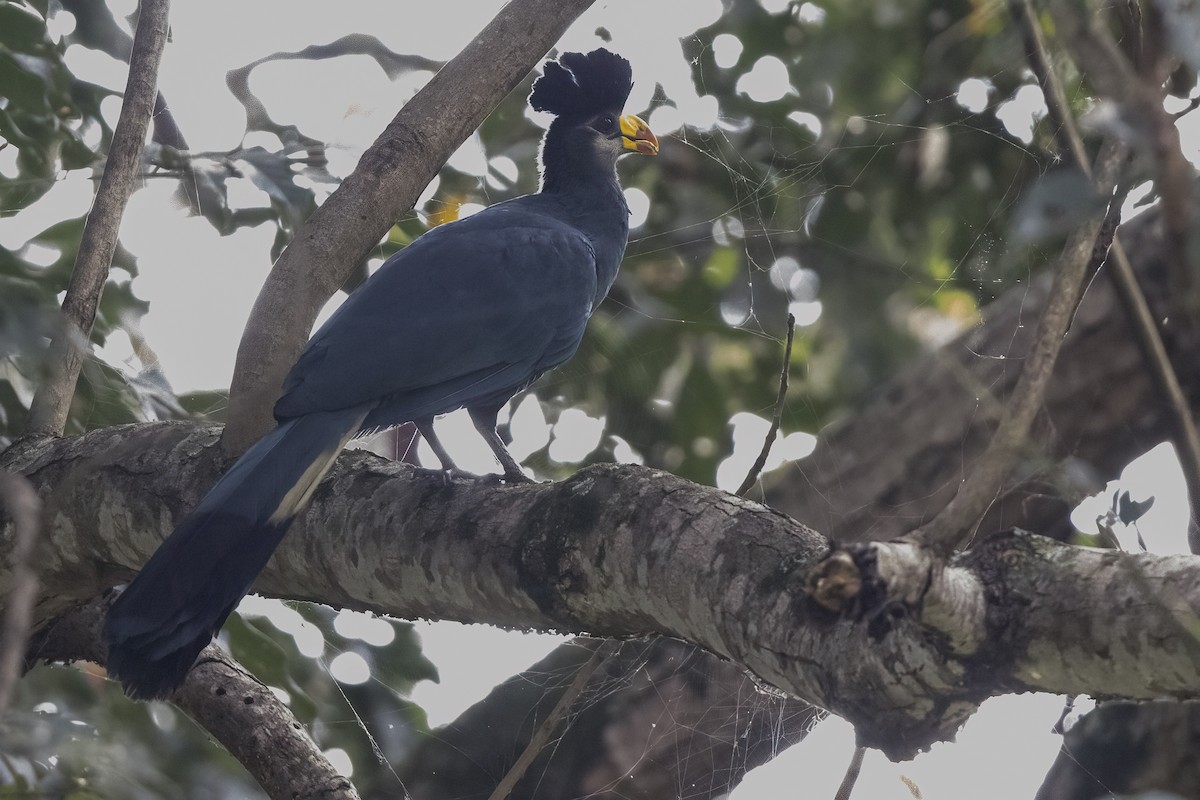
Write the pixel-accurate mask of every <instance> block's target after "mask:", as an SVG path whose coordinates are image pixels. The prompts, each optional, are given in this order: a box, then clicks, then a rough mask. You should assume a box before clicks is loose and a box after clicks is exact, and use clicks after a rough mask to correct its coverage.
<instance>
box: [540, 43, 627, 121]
mask: <svg viewBox="0 0 1200 800" xmlns="http://www.w3.org/2000/svg"><path fill="white" fill-rule="evenodd" d="M632 88H633V69H632V68H631V67H630V66H629V62H628V61H626V60H625V59H624V58H622V57H621V56H619V55H617V54H616V53H610V52H609V51H608V50H605V49H604V48H603V47H601V48H600V49H598V50H593V51H592V52H590V53H587V54H584V53H563V54H562V55H561V56H559V57H558V60H557V61H547V62H546V65H545V66H544V67H543V69H542V77H540V78H538V79H537V80H536V81H534V82H533V91H532V92H531V93H530V95H529V105H531V106H533V110H534V111H548V112H550V113H551V114H555V115H557V116H560V117H586V116H590V115H592V114H595V113H596V112H598V111H607V110H617V111H619V110H620V109H621V108H622V107H623V106H624V105H625V100H626V99H627V98H628V97H629V91H630V89H632Z"/></svg>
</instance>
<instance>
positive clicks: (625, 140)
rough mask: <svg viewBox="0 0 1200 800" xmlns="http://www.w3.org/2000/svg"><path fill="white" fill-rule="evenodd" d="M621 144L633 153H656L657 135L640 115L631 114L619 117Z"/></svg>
mask: <svg viewBox="0 0 1200 800" xmlns="http://www.w3.org/2000/svg"><path fill="white" fill-rule="evenodd" d="M621 144H623V145H624V146H625V149H626V150H632V151H634V152H635V153H641V154H642V155H647V156H656V155H658V137H657V136H655V135H654V132H653V131H651V130H650V126H649V125H647V124H646V123H645V121H644V120H642V118H641V117H638V116H635V115H633V114H626V115H625V116H623V117H621Z"/></svg>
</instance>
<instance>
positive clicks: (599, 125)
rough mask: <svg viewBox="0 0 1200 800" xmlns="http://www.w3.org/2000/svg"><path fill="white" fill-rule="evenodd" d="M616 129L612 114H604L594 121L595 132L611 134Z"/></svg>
mask: <svg viewBox="0 0 1200 800" xmlns="http://www.w3.org/2000/svg"><path fill="white" fill-rule="evenodd" d="M616 129H617V121H616V119H614V118H613V115H612V114H605V115H604V116H602V117H600V118H599V119H597V120H596V130H598V131H600V132H602V133H612V132H613V131H614V130H616Z"/></svg>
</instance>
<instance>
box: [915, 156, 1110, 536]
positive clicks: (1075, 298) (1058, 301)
mask: <svg viewBox="0 0 1200 800" xmlns="http://www.w3.org/2000/svg"><path fill="white" fill-rule="evenodd" d="M1127 155H1128V150H1127V149H1126V148H1125V147H1124V146H1123V145H1121V144H1119V143H1117V142H1116V141H1108V142H1106V143H1105V144H1104V145H1103V146H1102V147H1101V149H1100V155H1099V156H1097V158H1096V168H1095V171H1094V175H1095V185H1096V191H1097V193H1098V194H1099V195H1100V196H1101V197H1108V198H1109V199H1110V203H1117V204H1118V207H1117V210H1118V211H1119V202H1120V200H1119V198H1116V199H1114V198H1112V192H1113V188H1114V187H1115V185H1116V182H1117V175H1118V173H1119V171H1120V168H1121V166H1122V164H1123V163H1124V161H1125V159H1126V157H1127ZM1105 218H1106V215H1105V214H1095V215H1093V216H1092V217H1091V218H1090V219H1088V220H1087V221H1086V222H1084V223H1083V224H1081V225H1080V226H1079V228H1078V229H1077V230H1076V231H1075V232H1074V233H1072V234H1071V236H1070V237H1069V238H1068V239H1067V243H1066V245H1065V246H1064V247H1063V252H1062V255H1060V256H1059V260H1058V265H1057V269H1056V270H1055V273H1054V284H1053V286H1052V288H1051V289H1050V297H1049V301H1048V302H1047V304H1046V306H1045V307H1044V308H1043V309H1042V316H1041V318H1040V319H1039V320H1038V326H1037V333H1036V339H1035V340H1034V344H1033V347H1032V348H1031V349H1030V351H1029V354H1028V356H1026V358H1025V363H1024V366H1023V367H1022V369H1021V377H1020V378H1019V379H1018V380H1017V385H1016V388H1015V389H1014V390H1013V394H1012V396H1011V397H1010V398H1009V399H1008V402H1007V403H1005V406H1004V411H1003V413H1002V414H1001V417H1000V422H999V424H998V425H997V426H996V432H995V434H993V436H992V440H991V442H989V444H988V448H987V451H986V452H985V453H984V454H983V456H982V457H980V459H979V460H978V461H976V462H975V463H974V464H973V465H972V466H971V470H970V472H969V474H968V475H967V476H966V479H965V480H964V481H963V483H962V486H961V487H960V488H959V491H958V494H956V495H955V497H954V499H953V500H951V501H950V503H948V504H947V505H946V507H945V508H944V509H942V511H941V512H940V513H939V514H938V515H937V516H936V517H935V518H934V519H933V520H931V521H930V522H929V523H928V524H926V525H924V526H922V527H921V528H920V529H919V530H917V531H914V532H913V533H912V537H913V539H914V541H918V542H921V543H922V544H925V545H926V546H929V547H933V548H935V549H937V550H940V551H941V552H943V553H948V552H950V551H951V550H953V549H954V548H955V547H957V546H959V545H960V544H962V543H963V542H965V541H967V540H968V539H969V538H970V537H971V536H972V535H973V533H974V531H975V525H976V524H977V523H978V521H979V519H980V517H982V516H983V512H984V511H985V510H986V509H987V507H988V505H989V504H990V503H991V502H992V500H993V499H994V498H995V497H996V494H997V492H998V490H999V487H1001V486H1002V485H1003V483H1004V479H1005V477H1007V475H1008V473H1009V471H1010V470H1011V469H1012V468H1013V466H1014V465H1015V464H1016V462H1017V457H1018V456H1019V454H1020V450H1021V448H1022V447H1023V446H1024V445H1025V441H1026V439H1027V437H1028V435H1029V431H1030V429H1031V428H1032V426H1033V421H1034V419H1035V418H1036V417H1037V415H1038V412H1039V411H1041V409H1042V400H1043V397H1044V395H1045V393H1046V386H1047V384H1048V383H1049V382H1050V376H1051V375H1052V374H1053V372H1054V363H1055V361H1056V360H1057V358H1058V353H1059V350H1060V349H1061V348H1062V343H1063V340H1064V339H1065V338H1066V335H1067V331H1068V330H1069V329H1070V326H1071V320H1072V319H1073V317H1074V316H1075V309H1076V307H1077V306H1078V304H1079V299H1080V297H1081V296H1082V294H1083V285H1084V280H1085V279H1086V277H1087V275H1088V273H1089V267H1093V268H1098V267H1099V265H1100V263H1101V262H1102V261H1103V260H1104V256H1105V254H1107V252H1108V244H1109V242H1110V241H1111V238H1112V234H1113V231H1111V230H1110V231H1108V234H1107V236H1108V238H1107V239H1103V238H1102V234H1104V231H1105V225H1104V223H1105ZM1098 243H1102V247H1101V244H1098Z"/></svg>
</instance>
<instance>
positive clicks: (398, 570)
mask: <svg viewBox="0 0 1200 800" xmlns="http://www.w3.org/2000/svg"><path fill="white" fill-rule="evenodd" d="M218 434H219V431H218V430H217V429H213V428H196V427H193V426H190V425H186V424H180V423H159V424H152V425H141V426H128V427H124V428H118V429H106V430H101V431H96V432H94V433H91V434H88V435H86V436H82V437H79V438H76V439H68V440H54V439H44V440H40V441H34V442H28V443H26V444H25V445H24V446H23V447H22V448H21V451H20V452H17V453H9V454H7V458H6V459H5V460H6V461H8V462H9V463H8V468H10V469H13V470H16V471H20V472H23V473H24V474H26V475H27V476H28V477H29V478H30V479H31V480H32V481H33V482H34V484H35V486H37V487H38V488H39V490H40V491H41V492H42V493H43V501H44V502H45V503H46V506H47V509H48V512H49V513H48V526H49V530H47V532H46V538H47V539H48V540H49V542H50V544H51V547H50V548H48V549H49V551H50V553H51V556H50V558H51V559H52V560H51V561H50V562H49V563H47V565H46V566H47V570H46V571H47V573H48V576H49V577H48V578H47V586H46V589H45V593H44V595H43V597H42V598H41V602H40V604H39V607H38V609H39V612H40V613H41V614H42V615H46V614H49V613H51V612H54V611H56V610H57V609H56V606H60V605H62V604H63V603H65V602H70V599H71V598H72V597H79V596H88V595H90V594H94V593H95V592H96V591H97V590H98V589H99V588H101V587H102V586H105V585H108V584H112V583H116V582H119V581H121V580H125V579H127V578H128V577H129V576H130V575H131V574H132V572H133V570H135V569H136V568H137V567H138V566H140V564H141V563H142V562H143V561H144V560H145V558H146V557H147V556H148V555H149V554H150V552H151V551H152V550H153V549H154V547H155V546H156V545H157V544H158V542H159V541H160V540H161V538H162V537H164V536H165V535H167V533H169V531H170V530H171V528H172V527H173V524H174V522H175V520H176V519H177V518H178V517H179V516H180V514H181V513H182V512H183V511H184V510H185V509H186V508H188V507H190V506H191V505H192V504H193V503H194V502H195V500H196V498H197V496H198V494H199V493H201V492H202V491H203V488H204V487H206V486H208V485H209V484H210V483H211V482H212V479H213V477H214V468H213V467H212V464H214V463H216V462H217V461H218V455H217V452H216V450H215V444H216V441H217V438H218ZM97 509H100V510H101V511H100V513H99V514H97ZM828 556H830V547H829V543H828V541H827V540H826V539H825V537H823V536H821V535H820V534H818V533H816V532H815V531H812V530H810V529H808V528H806V527H804V526H802V525H800V524H798V523H796V522H795V521H793V520H791V519H790V518H788V517H785V516H783V515H781V514H779V513H777V512H775V511H772V510H771V509H768V508H766V507H763V506H760V505H758V504H756V503H752V502H749V501H745V500H742V499H739V498H737V497H734V496H732V495H729V494H726V493H724V492H720V491H717V490H714V489H710V488H706V487H702V486H698V485H696V484H692V483H689V482H687V481H684V480H681V479H679V478H676V477H673V476H671V475H667V474H664V473H660V472H655V471H652V470H647V469H643V468H637V467H629V466H616V465H606V466H596V467H591V468H588V469H585V470H582V471H581V472H579V473H578V474H577V475H575V476H574V477H573V478H571V479H569V480H567V481H563V482H561V483H556V484H544V485H533V486H514V487H494V486H485V485H483V484H480V483H474V482H454V483H451V484H449V485H447V484H446V483H444V482H443V481H442V480H441V478H440V477H424V476H419V475H415V474H414V472H413V470H412V469H411V468H410V467H408V466H406V465H401V464H396V463H393V462H387V461H384V460H382V459H379V458H377V457H374V456H371V455H369V454H365V453H350V454H347V455H344V456H343V457H342V458H341V459H340V460H339V463H338V465H337V467H336V468H335V470H334V471H333V472H332V473H331V475H330V478H329V479H328V480H326V481H325V483H323V484H322V486H321V487H320V489H319V490H318V492H317V494H316V496H315V497H314V500H313V503H312V506H311V507H310V508H309V510H308V511H307V513H306V514H305V515H303V516H302V517H301V518H300V519H299V520H298V521H297V524H296V525H295V526H294V528H293V530H292V532H291V533H290V534H289V536H288V538H287V539H286V540H285V543H284V545H283V547H282V548H281V549H280V551H279V552H278V553H277V555H276V557H275V558H274V559H273V561H272V563H271V565H270V567H269V568H268V570H267V571H266V572H265V573H264V574H263V576H262V578H261V579H260V581H259V583H258V584H257V585H256V589H257V590H258V591H262V592H264V593H267V594H271V595H276V596H283V597H289V598H297V599H306V600H314V601H318V602H324V603H330V604H333V605H336V606H344V607H350V608H360V609H370V610H373V611H377V612H380V613H386V614H391V615H394V616H400V617H429V618H437V619H455V620H463V621H471V622H487V623H491V624H495V625H501V626H506V627H519V628H538V629H545V630H559V631H580V632H588V633H592V634H596V635H605V636H621V637H629V636H637V635H641V634H648V633H661V634H665V635H668V636H674V637H677V638H680V639H685V640H687V641H690V642H694V643H696V644H699V645H701V646H703V647H705V648H707V649H708V650H711V651H712V652H714V653H717V654H718V655H721V656H723V657H725V658H728V659H730V660H732V661H735V662H737V663H739V664H741V665H743V666H745V667H746V668H748V669H749V670H751V671H752V672H753V673H755V674H756V675H758V676H759V677H760V678H761V679H763V680H764V681H766V682H767V683H770V684H772V685H774V686H776V687H778V688H780V689H782V690H783V691H786V692H789V693H791V694H794V695H797V696H799V697H802V698H804V699H806V700H809V701H810V702H813V703H815V704H817V705H819V706H821V707H824V708H828V709H830V710H832V711H834V712H835V713H838V714H840V715H842V716H844V717H846V718H847V719H849V720H850V721H851V722H854V723H857V724H858V726H859V730H860V732H861V733H862V735H863V736H864V738H865V740H866V741H865V743H867V744H871V745H873V746H878V747H880V748H881V749H884V750H885V751H886V752H888V753H889V754H890V755H892V756H894V757H904V756H909V755H912V754H913V753H915V752H916V751H918V750H919V749H921V748H923V747H926V746H928V745H929V744H930V743H932V742H934V741H938V740H941V739H945V738H948V737H950V736H951V735H953V733H954V731H955V730H956V729H957V728H958V726H959V725H960V724H961V723H962V722H963V721H964V720H965V719H966V718H967V717H968V716H969V715H970V714H971V713H972V712H973V710H974V708H975V707H976V706H977V705H978V703H979V702H980V701H982V700H983V699H985V698H986V697H988V696H991V695H994V694H999V693H1004V692H1007V691H1013V690H1027V689H1048V690H1052V691H1070V692H1078V693H1088V694H1093V695H1111V696H1120V697H1127V698H1134V699H1145V698H1151V697H1181V698H1182V697H1194V696H1200V678H1198V677H1197V675H1196V673H1195V670H1194V664H1195V659H1196V653H1194V652H1190V653H1189V652H1187V648H1186V647H1184V648H1183V650H1182V651H1181V650H1180V647H1181V645H1179V644H1178V639H1179V638H1180V637H1179V636H1178V633H1179V631H1180V626H1181V625H1182V624H1184V623H1186V621H1187V619H1189V615H1190V618H1191V619H1195V618H1197V617H1198V616H1200V582H1197V581H1195V580H1193V579H1192V578H1194V576H1195V574H1196V570H1197V568H1200V559H1197V558H1195V557H1191V556H1177V557H1171V558H1163V557H1156V556H1145V555H1143V556H1136V557H1134V556H1127V555H1123V554H1119V553H1107V552H1106V553H1099V552H1097V551H1089V550H1085V549H1080V548H1070V547H1066V546H1062V545H1058V544H1055V543H1053V542H1050V541H1049V540H1041V539H1036V538H1031V537H1029V536H1025V535H1020V536H1008V537H1002V538H999V539H993V540H990V541H989V542H988V543H987V544H986V546H983V547H981V548H977V549H976V550H973V551H970V552H968V553H967V554H965V555H964V556H961V557H959V558H957V559H956V560H955V561H953V562H951V564H950V565H945V564H943V563H942V562H939V561H937V560H935V559H933V558H932V557H930V556H929V555H928V554H927V553H925V552H924V551H921V550H919V549H915V548H911V547H907V548H906V546H902V545H898V544H891V545H883V544H879V545H874V546H871V547H869V548H868V549H866V550H861V551H852V552H850V553H849V556H850V562H849V569H846V570H843V571H842V572H834V573H831V572H830V570H829V567H830V565H831V564H832V565H835V566H836V565H837V564H838V562H839V560H840V561H842V562H845V558H844V557H842V556H840V555H839V554H838V553H835V554H834V555H833V557H830V558H827V557H828ZM843 566H845V564H844V563H843ZM818 570H820V571H819V572H818ZM855 573H857V575H858V576H859V578H860V579H859V583H858V585H857V586H853V585H851V583H852V579H853V578H854V574H855ZM841 576H848V579H849V580H850V581H851V583H846V582H843V583H842V584H839V583H838V581H839V580H841ZM819 578H823V579H824V583H821V582H820V581H819V580H818V579H819ZM1121 582H1123V583H1124V584H1126V585H1130V586H1134V587H1142V591H1141V596H1142V598H1143V602H1142V603H1141V604H1139V605H1136V606H1130V605H1129V602H1127V601H1125V600H1122V602H1125V606H1122V608H1123V614H1124V617H1123V621H1122V623H1121V624H1120V625H1117V624H1114V622H1113V619H1112V617H1113V614H1112V612H1111V608H1110V606H1109V603H1110V602H1112V599H1113V598H1114V597H1115V595H1114V594H1113V592H1114V587H1115V585H1116V584H1117V583H1121ZM1062 587H1071V593H1072V596H1071V597H1070V598H1067V599H1064V598H1063V597H1061V596H1059V595H1060V594H1061V592H1062ZM1168 587H1169V588H1168ZM810 590H811V591H812V595H811V596H810V593H809V592H810ZM814 597H815V598H818V599H820V600H821V602H817V601H816V600H815V599H814ZM1068 601H1069V609H1067V608H1064V605H1063V604H1064V603H1067V602H1068ZM831 607H832V608H833V609H836V610H830V608H831ZM1043 609H1045V612H1044V613H1043ZM1126 609H1127V610H1126ZM1068 611H1069V613H1068ZM1123 626H1128V627H1127V628H1126V627H1123ZM1135 633H1136V634H1137V635H1134V634H1135ZM1181 653H1182V654H1181ZM1189 658H1190V660H1187V659H1189ZM1181 659H1184V661H1181ZM1184 663H1186V664H1189V665H1192V667H1193V668H1192V669H1190V670H1186V669H1182V668H1181V665H1182V664H1184ZM1098 664H1103V668H1097V665H1098Z"/></svg>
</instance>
